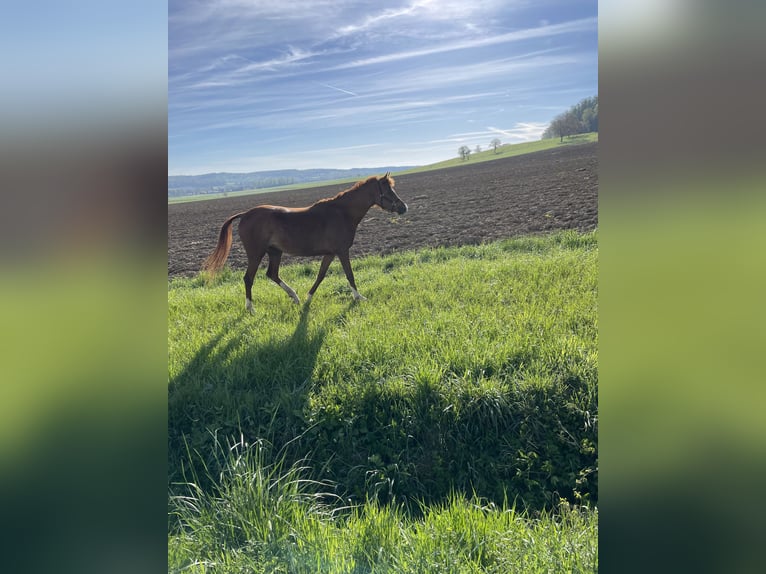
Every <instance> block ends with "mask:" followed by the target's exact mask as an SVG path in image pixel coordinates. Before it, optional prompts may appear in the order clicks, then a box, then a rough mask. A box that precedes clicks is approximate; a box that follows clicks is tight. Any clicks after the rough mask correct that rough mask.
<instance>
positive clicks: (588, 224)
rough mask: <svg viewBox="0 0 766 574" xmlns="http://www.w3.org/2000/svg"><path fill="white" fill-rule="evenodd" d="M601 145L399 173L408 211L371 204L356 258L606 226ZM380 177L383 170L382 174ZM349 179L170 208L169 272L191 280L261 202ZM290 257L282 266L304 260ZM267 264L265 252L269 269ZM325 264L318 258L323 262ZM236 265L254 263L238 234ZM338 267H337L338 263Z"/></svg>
mask: <svg viewBox="0 0 766 574" xmlns="http://www.w3.org/2000/svg"><path fill="white" fill-rule="evenodd" d="M597 151H598V144H597V143H589V144H581V145H570V146H562V147H560V148H555V149H552V150H547V151H542V152H536V153H533V154H528V155H522V156H517V157H511V158H507V159H498V160H496V161H490V162H484V163H474V164H471V163H470V160H469V161H468V162H466V164H465V165H462V166H460V167H455V168H451V169H446V170H440V171H432V172H426V173H419V174H412V175H402V176H398V177H396V192H397V193H398V195H399V197H401V198H402V200H403V201H405V202H406V203H407V205H408V206H409V211H408V212H407V213H406V214H405V215H402V216H398V215H393V214H389V213H387V212H384V211H382V210H381V209H379V208H377V207H373V208H372V209H371V210H370V211H369V212H368V213H367V217H366V218H365V219H364V220H363V221H362V223H361V224H360V225H359V228H358V229H357V234H356V240H355V241H354V246H353V247H352V248H351V258H352V260H353V259H354V258H355V257H360V256H364V255H370V254H376V253H391V252H394V251H400V250H406V249H415V248H419V247H426V246H437V245H464V244H472V243H481V242H485V241H492V240H495V239H502V238H506V237H512V236H516V235H526V234H536V233H544V232H548V231H553V230H557V229H577V230H580V231H587V230H592V229H594V228H595V227H596V225H597V223H598V158H597ZM381 175H382V174H381ZM350 186H351V184H346V185H340V186H339V185H334V186H327V187H315V188H311V189H303V190H290V191H283V192H278V193H269V194H263V195H251V196H247V197H239V198H225V199H216V200H209V201H198V202H191V203H178V204H171V205H168V276H169V277H176V276H187V277H188V276H193V275H195V274H196V273H197V272H198V271H199V269H200V266H201V264H202V261H203V260H204V259H205V257H207V255H208V254H209V253H210V252H211V251H212V250H213V248H214V247H215V244H216V240H217V239H218V232H219V230H220V228H221V225H222V224H223V222H224V220H225V219H226V218H227V217H228V216H230V215H232V214H234V213H237V212H239V211H245V210H247V209H249V208H251V207H254V206H256V205H259V204H265V203H269V204H273V205H285V206H288V207H297V206H304V205H310V204H311V203H313V202H314V201H316V200H317V199H321V198H323V197H330V196H333V195H335V194H336V193H338V192H339V191H343V190H344V189H347V188H348V187H350ZM300 260H301V258H299V257H291V256H289V255H285V256H284V258H283V259H282V262H283V264H289V263H291V262H295V261H300ZM267 263H268V258H264V262H263V263H262V264H261V265H262V266H263V265H265V264H267ZM316 263H317V269H318V268H319V267H318V266H319V258H316ZM228 264H229V265H230V266H231V267H232V268H234V269H242V270H243V271H244V269H245V268H246V267H247V258H246V256H245V251H244V249H243V248H242V245H241V243H240V242H239V237H238V236H237V234H236V229H235V233H234V243H233V246H232V250H231V254H230V255H229V260H228ZM334 265H338V263H337V261H336V262H335V263H334Z"/></svg>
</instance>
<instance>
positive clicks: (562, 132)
mask: <svg viewBox="0 0 766 574" xmlns="http://www.w3.org/2000/svg"><path fill="white" fill-rule="evenodd" d="M597 131H598V96H593V97H592V98H585V99H584V100H582V101H580V102H579V103H577V104H575V105H574V106H572V107H571V108H569V110H567V111H566V112H564V113H562V114H559V115H558V116H556V117H555V118H553V120H552V121H551V123H550V124H549V125H548V127H547V129H546V130H545V131H544V132H543V135H542V139H547V138H552V137H557V136H558V137H559V138H561V141H562V142H563V141H564V138H565V137H570V136H573V135H575V134H581V133H588V132H597Z"/></svg>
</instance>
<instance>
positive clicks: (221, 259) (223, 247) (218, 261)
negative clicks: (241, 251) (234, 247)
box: [202, 211, 245, 277]
mask: <svg viewBox="0 0 766 574" xmlns="http://www.w3.org/2000/svg"><path fill="white" fill-rule="evenodd" d="M244 214H245V212H244V211H243V212H242V213H237V214H235V215H232V216H231V217H230V218H229V219H227V220H226V221H224V222H223V226H221V232H220V233H219V234H218V245H216V246H215V251H213V252H212V253H211V254H210V255H208V257H207V259H205V262H204V263H203V264H202V269H203V270H204V271H207V272H208V273H210V275H211V276H213V277H215V275H216V273H218V272H219V271H220V270H221V267H223V264H224V263H226V259H227V258H228V257H229V251H231V224H232V223H234V220H235V219H237V218H238V217H242V216H243V215H244Z"/></svg>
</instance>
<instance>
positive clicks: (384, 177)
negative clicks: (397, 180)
mask: <svg viewBox="0 0 766 574" xmlns="http://www.w3.org/2000/svg"><path fill="white" fill-rule="evenodd" d="M389 175H391V172H390V171H387V172H386V175H384V176H383V179H388V176H389Z"/></svg>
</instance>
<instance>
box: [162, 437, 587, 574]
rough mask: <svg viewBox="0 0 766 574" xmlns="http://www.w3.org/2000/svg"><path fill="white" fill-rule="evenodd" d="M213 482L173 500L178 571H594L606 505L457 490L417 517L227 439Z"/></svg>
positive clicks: (172, 553)
mask: <svg viewBox="0 0 766 574" xmlns="http://www.w3.org/2000/svg"><path fill="white" fill-rule="evenodd" d="M215 444H216V456H221V457H222V458H223V459H224V465H223V467H222V472H221V474H220V476H218V477H215V481H214V482H215V485H216V486H215V487H214V488H213V489H211V490H208V491H205V490H203V489H201V488H199V487H198V486H197V485H196V484H195V483H187V484H186V488H187V490H186V492H185V494H183V495H176V496H175V497H173V499H172V500H171V508H172V510H173V512H174V514H175V516H176V517H177V519H178V525H179V526H178V528H176V529H174V531H173V532H172V533H171V536H170V539H169V546H168V548H169V560H168V562H169V571H171V572H182V571H183V572H292V573H296V574H297V573H303V572H305V573H312V574H313V573H316V572H325V573H336V572H337V573H357V572H367V573H375V572H381V573H382V572H386V573H388V572H398V573H409V572H412V573H415V572H440V573H441V572H455V573H463V572H498V573H501V572H502V573H505V572H595V571H597V568H598V553H597V520H598V513H597V512H596V511H590V510H586V509H569V508H567V509H566V510H564V511H563V512H561V513H559V514H558V515H556V516H554V515H552V514H542V515H541V516H539V517H537V518H534V519H532V518H529V517H527V516H524V515H523V514H521V513H518V512H517V511H516V509H515V508H514V507H513V506H509V505H508V504H507V502H504V503H503V504H501V505H495V504H492V503H487V502H485V501H481V500H480V499H478V498H476V497H473V498H467V497H465V496H463V495H459V494H455V493H453V494H452V495H451V496H450V497H449V499H448V500H446V501H445V502H443V503H441V504H438V505H435V506H429V507H424V508H423V515H422V517H421V518H418V519H413V518H411V517H410V516H409V515H408V514H407V513H405V512H403V511H402V509H401V508H400V507H398V506H394V505H389V506H381V505H379V504H378V503H376V502H370V503H368V504H365V505H360V506H356V507H353V508H345V509H335V510H331V509H330V507H329V506H328V505H327V504H325V503H323V502H321V501H320V498H321V494H317V493H315V492H314V490H313V489H310V488H306V485H307V484H308V483H307V482H306V481H304V480H302V479H301V476H302V470H301V469H300V468H299V467H297V466H292V467H287V466H286V465H285V461H284V458H276V459H274V458H271V454H270V453H272V451H271V450H270V449H269V446H268V445H267V444H265V443H262V442H259V443H254V444H246V443H245V442H244V441H239V442H236V443H234V444H231V445H227V446H223V445H222V444H221V443H220V442H218V441H216V443H215Z"/></svg>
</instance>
